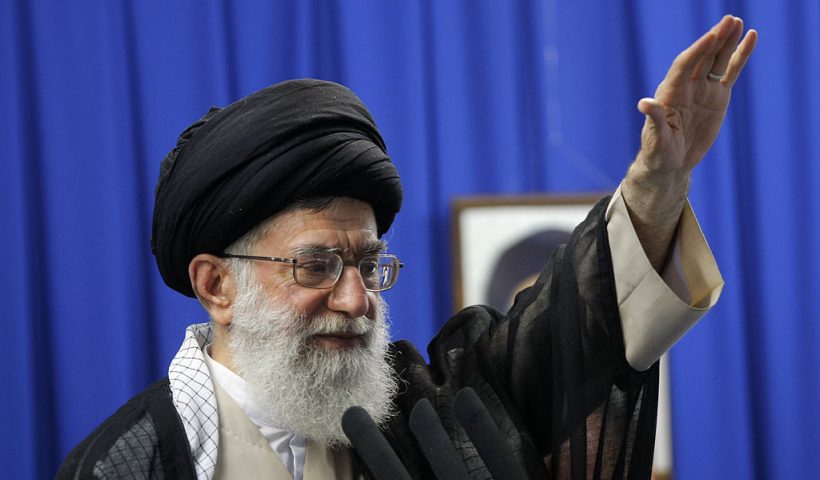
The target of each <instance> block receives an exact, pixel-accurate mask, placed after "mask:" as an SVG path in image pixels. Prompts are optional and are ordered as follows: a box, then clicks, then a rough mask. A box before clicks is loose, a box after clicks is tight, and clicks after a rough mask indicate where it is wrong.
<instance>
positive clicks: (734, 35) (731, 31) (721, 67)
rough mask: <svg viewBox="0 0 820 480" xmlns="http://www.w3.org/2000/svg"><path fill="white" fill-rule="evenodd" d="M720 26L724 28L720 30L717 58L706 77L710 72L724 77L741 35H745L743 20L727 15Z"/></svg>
mask: <svg viewBox="0 0 820 480" xmlns="http://www.w3.org/2000/svg"><path fill="white" fill-rule="evenodd" d="M726 18H729V20H726ZM718 26H720V27H723V28H722V29H720V30H719V33H718V40H717V47H718V51H717V56H716V57H715V58H714V61H713V62H712V64H711V65H709V69H708V70H706V72H704V75H708V73H709V72H712V73H714V74H715V75H724V74H725V73H726V69H727V67H728V65H729V60H730V58H731V57H732V54H733V53H734V52H735V49H736V47H737V42H738V41H739V40H740V35H741V34H743V20H741V19H739V18H737V17H729V16H728V15H727V16H726V17H724V20H721V22H720V23H719V24H718ZM721 37H722V38H721Z"/></svg>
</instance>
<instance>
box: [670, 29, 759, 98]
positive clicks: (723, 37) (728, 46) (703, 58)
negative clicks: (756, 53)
mask: <svg viewBox="0 0 820 480" xmlns="http://www.w3.org/2000/svg"><path fill="white" fill-rule="evenodd" d="M742 34H743V20H741V19H740V18H738V17H733V16H731V15H726V16H725V17H723V18H722V19H721V20H720V22H718V23H717V24H716V25H715V26H714V27H712V28H711V29H710V30H709V31H708V32H706V33H705V34H703V35H702V36H701V37H700V38H699V39H698V40H696V41H695V42H694V43H693V44H692V45H690V46H689V48H687V49H686V50H684V51H683V52H681V54H680V55H678V57H677V58H676V59H675V61H674V62H673V63H672V67H671V68H670V69H669V73H668V75H667V79H669V80H670V81H672V82H675V81H677V80H688V79H696V78H705V77H707V76H708V75H709V73H713V74H715V75H724V74H725V73H726V72H727V69H728V68H729V66H730V65H731V64H732V62H734V60H733V58H734V53H735V52H736V51H738V50H739V45H738V40H739V39H740V36H741V35H742ZM747 37H748V36H747ZM744 41H745V39H744ZM751 46H752V47H754V45H753V44H752V45H751ZM750 53H751V51H749V54H750ZM742 58H743V59H744V61H743V63H745V59H748V55H746V56H745V57H742ZM741 67H742V65H741ZM724 83H725V82H724Z"/></svg>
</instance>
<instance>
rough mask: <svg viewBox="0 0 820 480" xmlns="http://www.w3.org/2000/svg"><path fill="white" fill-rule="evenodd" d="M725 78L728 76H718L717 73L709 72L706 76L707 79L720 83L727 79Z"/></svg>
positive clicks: (723, 74)
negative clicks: (724, 78)
mask: <svg viewBox="0 0 820 480" xmlns="http://www.w3.org/2000/svg"><path fill="white" fill-rule="evenodd" d="M725 76H726V74H725V73H722V74H720V75H718V74H717V73H712V72H709V74H708V75H706V78H708V79H709V80H714V81H716V82H719V81H721V80H723V77H725Z"/></svg>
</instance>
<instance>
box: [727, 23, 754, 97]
mask: <svg viewBox="0 0 820 480" xmlns="http://www.w3.org/2000/svg"><path fill="white" fill-rule="evenodd" d="M756 45H757V31H756V30H749V31H748V32H747V33H746V36H745V37H743V41H742V42H740V45H738V46H737V50H735V52H734V53H733V54H732V57H731V58H730V59H729V67H728V69H727V70H726V76H725V77H724V78H723V80H721V83H723V84H724V85H727V86H730V87H731V86H732V85H734V84H735V81H736V80H737V77H738V75H740V72H741V71H743V67H745V66H746V62H747V61H749V57H751V56H752V52H753V51H754V49H755V46H756Z"/></svg>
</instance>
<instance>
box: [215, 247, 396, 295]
mask: <svg viewBox="0 0 820 480" xmlns="http://www.w3.org/2000/svg"><path fill="white" fill-rule="evenodd" d="M323 253H327V254H331V255H335V256H337V257H338V258H339V260H341V261H342V268H340V269H339V273H337V274H336V279H335V280H333V283H331V284H330V285H328V286H326V287H316V286H312V285H305V284H303V283H302V282H300V281H299V276H298V275H296V269H297V268H298V263H297V259H295V258H281V257H265V256H259V255H238V254H233V253H227V252H225V253H223V254H222V255H221V257H222V258H238V259H242V260H261V261H264V262H277V263H289V264H291V265H293V269H292V272H291V273H292V274H293V279H294V280H295V281H296V283H298V284H299V285H301V286H303V287H305V288H315V289H318V290H323V289H328V288H333V287H334V286H336V284H337V283H339V279H340V278H342V272H343V271H344V267H356V271H358V272H359V275H362V271H361V265H362V262H363V261H365V260H366V259H368V258H372V257H377V258H380V259H381V258H389V259H391V260H392V261H393V264H394V265H395V266H396V274H395V275H394V276H393V283H391V284H390V285H389V286H387V287H385V288H381V289H375V288H369V287H368V286H367V285H366V284H365V283H364V281H363V282H362V284H363V285H364V289H365V290H367V291H368V292H384V291H387V290H390V289H391V288H393V287H394V286H395V285H396V282H398V281H399V271H400V270H401V269H402V268H404V263H402V262H400V261H399V258H398V257H397V256H395V255H391V254H388V253H377V254H372V255H365V256H363V257H362V258H360V259H359V260H358V261H355V262H353V261H345V260H344V258H342V256H341V255H339V254H338V253H336V252H323Z"/></svg>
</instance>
